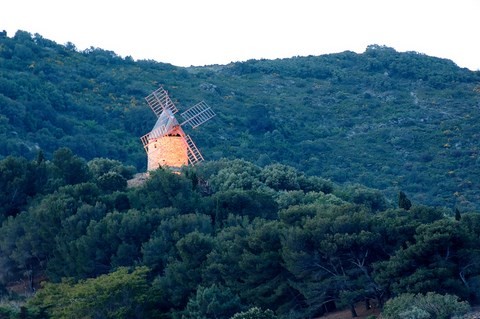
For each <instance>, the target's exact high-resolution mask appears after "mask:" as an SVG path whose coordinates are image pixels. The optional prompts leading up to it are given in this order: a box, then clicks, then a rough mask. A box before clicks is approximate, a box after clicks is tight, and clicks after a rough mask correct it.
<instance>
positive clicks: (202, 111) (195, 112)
mask: <svg viewBox="0 0 480 319" xmlns="http://www.w3.org/2000/svg"><path fill="white" fill-rule="evenodd" d="M180 115H181V116H182V118H183V119H184V120H185V121H184V122H183V123H182V124H180V125H184V124H190V125H191V126H192V128H196V127H197V126H199V125H201V124H203V123H205V122H206V121H208V120H209V119H211V118H212V117H214V116H215V115H216V114H215V112H213V110H212V109H211V108H210V106H208V104H207V103H205V102H204V101H202V102H200V103H198V104H196V105H194V106H192V107H191V108H189V109H188V110H186V111H185V112H183V113H181V114H180Z"/></svg>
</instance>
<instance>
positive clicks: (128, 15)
mask: <svg viewBox="0 0 480 319" xmlns="http://www.w3.org/2000/svg"><path fill="white" fill-rule="evenodd" d="M1 30H6V31H7V34H8V36H9V37H12V36H13V35H14V34H15V32H16V31H17V30H23V31H27V32H30V33H31V34H35V33H38V34H40V35H41V36H43V37H44V38H47V39H50V40H53V41H55V42H57V43H58V44H65V43H67V42H71V43H73V44H74V45H75V46H76V47H77V49H78V50H84V49H86V48H89V47H96V48H101V49H104V50H110V51H114V52H115V53H116V54H118V55H120V56H122V57H125V56H131V57H133V58H134V59H135V60H138V59H151V60H155V61H158V62H165V63H171V64H173V65H176V66H191V65H195V66H203V65H210V64H228V63H230V62H236V61H246V60H248V59H262V58H265V59H276V58H290V57H292V56H307V55H321V54H326V53H336V52H342V51H345V50H350V51H355V52H358V53H362V52H364V51H365V49H366V47H367V46H368V45H370V44H378V45H386V46H388V47H392V48H394V49H395V50H397V51H400V52H403V51H417V52H420V53H424V54H427V55H431V56H436V57H441V58H447V59H450V60H453V61H454V62H455V63H456V64H457V65H458V66H460V67H467V68H469V69H471V70H480V36H479V33H480V32H479V31H480V0H291V1H286V0H241V1H239V0H129V1H127V0H116V1H113V0H112V1H110V0H95V1H94V0H82V1H77V0H70V1H69V0H41V1H40V0H7V1H5V0H4V1H2V3H1V4H0V31H1Z"/></svg>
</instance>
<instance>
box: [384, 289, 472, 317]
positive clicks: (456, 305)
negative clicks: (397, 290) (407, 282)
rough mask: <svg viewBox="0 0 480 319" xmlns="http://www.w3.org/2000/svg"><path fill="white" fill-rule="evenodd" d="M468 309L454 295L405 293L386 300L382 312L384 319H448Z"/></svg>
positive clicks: (465, 304) (464, 302)
mask: <svg viewBox="0 0 480 319" xmlns="http://www.w3.org/2000/svg"><path fill="white" fill-rule="evenodd" d="M469 309H470V305H469V304H468V302H466V301H459V298H458V297H457V296H455V295H449V294H446V295H440V294H437V293H433V292H428V293H427V294H426V295H423V294H417V295H414V294H411V293H405V294H401V295H399V296H398V297H395V298H393V299H390V300H388V301H387V302H386V303H385V307H384V309H383V312H382V317H383V318H385V319H448V318H451V317H453V316H459V315H462V314H465V313H466V312H468V311H469Z"/></svg>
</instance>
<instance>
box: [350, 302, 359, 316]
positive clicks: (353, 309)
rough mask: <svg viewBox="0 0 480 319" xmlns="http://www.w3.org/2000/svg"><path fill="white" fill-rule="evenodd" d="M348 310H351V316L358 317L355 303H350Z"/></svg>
mask: <svg viewBox="0 0 480 319" xmlns="http://www.w3.org/2000/svg"><path fill="white" fill-rule="evenodd" d="M350 311H351V312H352V318H356V317H358V315H357V311H356V310H355V304H353V303H352V304H350Z"/></svg>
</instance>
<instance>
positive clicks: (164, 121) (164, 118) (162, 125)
mask: <svg viewBox="0 0 480 319" xmlns="http://www.w3.org/2000/svg"><path fill="white" fill-rule="evenodd" d="M178 125H179V124H178V121H177V119H176V118H175V116H173V113H172V112H171V111H170V110H163V112H162V113H161V114H160V116H159V117H158V119H157V122H156V123H155V126H154V127H153V129H152V132H153V131H155V130H157V129H160V130H161V131H162V132H165V134H168V132H170V131H171V130H172V129H173V128H174V127H175V126H178Z"/></svg>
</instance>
